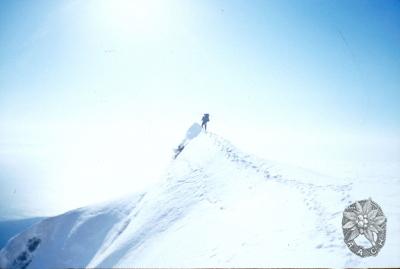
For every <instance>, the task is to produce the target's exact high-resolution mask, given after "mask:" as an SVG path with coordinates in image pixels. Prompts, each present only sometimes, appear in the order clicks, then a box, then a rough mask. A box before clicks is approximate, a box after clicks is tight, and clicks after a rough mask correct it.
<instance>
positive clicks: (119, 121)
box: [0, 0, 400, 216]
mask: <svg viewBox="0 0 400 269" xmlns="http://www.w3.org/2000/svg"><path fill="white" fill-rule="evenodd" d="M0 5H1V6H0V173H1V174H0V184H1V188H0V189H1V190H0V194H1V196H2V197H3V198H2V200H1V202H2V203H1V204H2V206H1V208H0V215H1V214H2V215H3V216H11V215H15V216H17V215H22V214H25V215H38V214H53V213H55V212H56V213H57V212H60V211H62V210H66V209H70V208H73V207H76V206H80V205H84V204H86V203H91V202H97V201H100V200H103V199H108V198H111V197H117V196H118V195H121V194H124V193H127V192H130V191H135V190H139V189H141V188H144V187H146V186H148V185H149V184H150V183H153V182H156V179H157V178H158V176H159V175H160V174H162V171H163V168H164V167H165V166H166V165H167V163H168V160H169V158H170V156H171V148H173V147H174V146H175V145H176V144H177V143H179V142H180V139H181V138H182V136H183V135H184V132H185V130H186V128H188V127H189V126H190V125H191V124H192V122H193V121H198V120H199V119H200V118H201V115H202V113H204V112H209V113H210V114H211V122H210V130H211V131H215V132H217V133H218V134H220V135H222V136H224V137H227V138H229V139H231V140H232V142H233V143H235V144H237V145H239V146H240V147H242V148H243V149H245V150H248V151H250V152H253V153H256V154H258V155H261V156H262V157H267V158H269V159H277V160H282V161H287V162H289V163H293V164H296V165H305V166H308V167H309V168H312V169H315V168H316V165H314V166H313V164H314V163H315V162H314V161H313V160H315V159H324V160H326V163H328V162H329V161H330V160H332V159H340V160H342V159H343V158H345V157H346V158H347V157H348V156H349V155H351V156H353V155H352V154H354V156H357V157H354V158H355V159H357V158H359V156H363V157H368V158H370V159H374V158H376V159H379V160H384V161H386V160H389V159H390V160H392V159H396V160H397V158H398V157H399V149H400V146H399V145H400V142H399V137H400V136H399V135H400V116H399V115H400V106H399V105H398V103H399V100H400V86H399V85H400V50H399V47H400V30H399V29H400V2H399V1H384V2H382V1H301V2H300V1H160V2H154V1H153V2H151V1H129V0H120V1H111V0H110V1H105V0H102V1H94V0H89V1H2V2H1V4H0ZM305 151H307V154H305ZM327 152H328V154H327ZM349 152H351V154H349ZM322 155H324V156H322ZM300 159H301V160H300ZM307 160H309V162H308V163H307ZM303 162H304V163H303ZM4 201H5V202H9V203H3V202H4ZM5 204H6V205H5ZM50 205H51V206H50Z"/></svg>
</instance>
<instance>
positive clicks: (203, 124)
mask: <svg viewBox="0 0 400 269" xmlns="http://www.w3.org/2000/svg"><path fill="white" fill-rule="evenodd" d="M201 121H202V123H201V127H202V128H204V130H205V131H207V122H209V121H210V115H209V114H204V115H203V118H202V119H201Z"/></svg>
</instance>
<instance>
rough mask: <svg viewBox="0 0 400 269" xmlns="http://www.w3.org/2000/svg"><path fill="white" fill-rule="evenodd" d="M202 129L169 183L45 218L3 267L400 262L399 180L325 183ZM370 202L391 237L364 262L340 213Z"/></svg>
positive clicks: (11, 246) (2, 258)
mask: <svg viewBox="0 0 400 269" xmlns="http://www.w3.org/2000/svg"><path fill="white" fill-rule="evenodd" d="M195 129H196V130H197V131H195V132H189V133H190V134H188V135H187V138H188V140H187V141H189V142H188V143H187V144H186V146H185V148H184V150H183V151H182V153H181V154H180V155H179V156H178V157H177V158H176V160H173V161H172V162H171V165H170V167H169V169H168V171H167V172H166V175H165V179H164V181H163V182H162V183H160V184H159V185H157V186H154V187H153V188H151V189H150V190H149V191H147V192H143V193H138V194H135V195H132V196H129V197H125V198H123V199H120V200H118V201H114V202H109V203H103V204H100V205H97V206H90V207H85V208H79V209H76V210H73V211H70V212H67V213H65V214H62V215H60V216H56V217H52V218H48V219H45V220H43V221H42V222H40V223H38V224H37V225H35V226H33V227H32V228H30V229H29V230H27V231H25V232H23V233H21V234H19V235H17V236H15V237H14V238H12V239H10V240H9V242H8V243H7V245H6V246H5V247H4V248H3V249H2V250H1V251H0V268H24V267H25V268H40V269H44V268H66V267H80V268H82V267H101V268H104V267H125V268H126V267H197V268H198V267H370V266H380V267H387V266H399V265H400V255H398V253H400V242H399V238H400V237H399V235H400V227H399V226H400V225H399V223H400V210H399V206H398V198H397V194H398V193H399V190H400V188H399V185H400V182H399V180H398V179H397V180H396V179H391V180H388V181H383V182H382V181H378V180H376V181H368V182H361V181H360V182H358V181H354V182H348V180H347V181H346V180H344V179H339V178H332V177H328V176H323V175H319V174H316V173H313V172H310V171H306V170H303V169H299V168H292V167H288V166H285V165H280V164H278V163H275V162H272V161H266V160H261V159H258V158H257V157H254V156H251V155H248V154H245V153H243V152H241V151H239V150H238V149H236V148H235V147H234V146H233V145H232V144H230V143H229V142H228V141H226V140H224V139H223V138H221V137H219V136H217V135H215V134H212V133H205V132H203V131H202V132H201V133H199V132H198V131H199V130H198V128H197V127H196V128H195ZM193 130H194V129H193ZM193 133H194V134H195V135H192V134H193ZM369 197H371V198H372V199H373V200H374V201H376V202H377V203H378V204H380V206H381V207H382V209H383V211H384V213H385V215H386V217H387V220H388V222H387V239H386V244H385V246H384V247H383V249H382V250H381V252H380V253H379V254H378V256H377V257H370V258H360V257H358V256H355V255H354V254H353V253H351V252H350V251H349V250H348V249H347V247H346V246H345V244H344V241H343V233H342V228H341V223H342V213H343V210H344V209H345V208H346V207H347V206H348V205H349V204H350V203H352V202H354V201H356V200H362V199H366V198H369ZM34 239H36V241H37V239H39V240H40V243H39V244H37V246H36V247H35V246H33V247H32V240H34ZM29 240H31V241H29ZM29 247H30V248H31V250H29Z"/></svg>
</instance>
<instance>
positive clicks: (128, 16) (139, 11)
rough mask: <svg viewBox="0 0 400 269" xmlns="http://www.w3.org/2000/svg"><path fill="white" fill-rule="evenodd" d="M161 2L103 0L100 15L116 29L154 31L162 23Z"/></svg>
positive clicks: (152, 0) (132, 31) (129, 31)
mask: <svg viewBox="0 0 400 269" xmlns="http://www.w3.org/2000/svg"><path fill="white" fill-rule="evenodd" d="M161 4H162V3H161V2H160V1H154V0H151V1H145V0H114V1H110V0H103V1H102V2H101V3H100V7H101V12H100V13H101V14H98V15H100V18H101V19H102V20H103V22H104V23H106V24H108V26H109V27H111V28H113V29H114V30H118V31H124V32H128V33H135V32H142V33H143V32H144V33H147V32H151V31H154V29H155V28H156V27H157V26H158V25H159V23H160V19H161V15H162V14H161V10H162V7H161Z"/></svg>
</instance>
